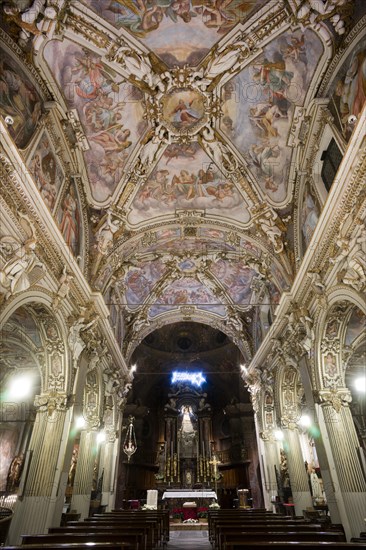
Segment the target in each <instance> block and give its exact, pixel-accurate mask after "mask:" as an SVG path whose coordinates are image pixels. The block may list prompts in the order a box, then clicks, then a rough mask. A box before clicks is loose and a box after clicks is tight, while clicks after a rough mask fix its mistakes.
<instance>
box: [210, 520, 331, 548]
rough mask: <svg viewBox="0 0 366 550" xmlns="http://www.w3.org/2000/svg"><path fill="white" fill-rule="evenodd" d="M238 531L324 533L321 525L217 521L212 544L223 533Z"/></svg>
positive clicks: (218, 539)
mask: <svg viewBox="0 0 366 550" xmlns="http://www.w3.org/2000/svg"><path fill="white" fill-rule="evenodd" d="M236 531H249V532H252V531H257V532H258V531H324V528H323V526H322V525H321V524H320V523H304V522H299V523H285V522H283V523H280V522H276V523H271V522H268V523H264V522H255V523H252V522H245V523H243V522H241V521H229V520H228V521H225V522H222V521H217V522H215V524H214V535H213V539H212V541H211V542H215V541H217V544H218V546H220V544H219V541H220V537H221V534H222V533H226V532H236Z"/></svg>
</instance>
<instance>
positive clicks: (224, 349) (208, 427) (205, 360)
mask: <svg viewBox="0 0 366 550" xmlns="http://www.w3.org/2000/svg"><path fill="white" fill-rule="evenodd" d="M242 362H243V357H242V354H241V352H240V350H239V349H238V347H237V346H236V345H235V344H233V342H232V341H231V340H230V339H229V338H228V337H227V336H226V335H225V334H224V333H223V332H221V331H220V330H218V329H214V328H212V327H210V326H209V325H204V324H200V323H195V322H189V321H186V322H179V323H173V324H171V325H166V326H164V327H162V328H160V329H157V330H155V331H154V332H152V333H150V334H148V335H147V336H146V337H145V339H144V340H143V341H142V342H141V344H140V345H138V346H137V347H136V349H135V351H134V353H133V355H132V357H131V364H133V365H135V366H136V372H135V374H134V380H133V383H132V388H131V392H130V393H129V397H128V401H127V405H126V408H125V411H124V423H125V425H127V423H128V417H129V416H130V415H132V416H133V417H134V419H135V420H134V426H135V430H136V438H137V446H138V449H137V452H136V453H135V454H134V455H133V457H132V458H131V460H130V461H129V462H128V460H127V457H126V456H125V455H123V453H121V457H122V459H121V460H120V471H119V487H120V495H119V499H120V502H121V504H122V503H123V501H125V502H126V501H129V500H134V499H142V500H143V499H144V498H146V490H147V489H151V488H152V487H153V488H156V489H157V490H158V491H159V497H160V498H161V497H162V496H163V494H164V492H165V491H166V490H167V489H168V488H176V489H190V488H192V489H197V488H199V489H209V488H210V489H216V490H217V495H218V498H219V502H221V504H222V505H223V506H224V507H232V506H233V501H234V499H236V498H237V494H236V491H237V489H240V488H245V489H249V490H251V494H252V496H251V498H253V500H255V504H256V505H257V506H258V505H259V504H260V502H261V499H262V496H261V494H260V491H259V490H258V487H259V486H260V483H259V482H258V481H259V480H258V478H257V467H258V462H259V458H258V450H257V445H256V436H255V428H254V412H253V408H252V404H251V401H250V395H249V392H248V390H247V388H246V387H245V385H244V382H243V380H242V378H241V376H242V369H241V364H242ZM123 433H124V432H123V431H122V439H123V437H124V436H123ZM215 460H216V461H218V463H217V464H216V465H215V462H214V461H215Z"/></svg>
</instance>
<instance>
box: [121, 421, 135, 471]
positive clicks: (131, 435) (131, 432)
mask: <svg viewBox="0 0 366 550" xmlns="http://www.w3.org/2000/svg"><path fill="white" fill-rule="evenodd" d="M134 420H135V419H134V417H133V416H129V417H128V422H129V423H128V427H127V432H126V437H125V440H124V442H123V446H122V450H123V452H124V453H125V454H126V455H127V460H128V462H130V459H131V456H132V455H133V454H134V453H135V452H136V451H137V443H136V433H135V427H134V425H133V421H134Z"/></svg>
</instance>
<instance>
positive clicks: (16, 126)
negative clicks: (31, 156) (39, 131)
mask: <svg viewBox="0 0 366 550" xmlns="http://www.w3.org/2000/svg"><path fill="white" fill-rule="evenodd" d="M0 114H1V115H2V116H3V117H4V118H5V117H6V116H10V117H11V118H12V119H13V124H11V125H9V126H8V131H9V133H10V135H11V137H12V138H13V140H14V142H15V144H16V145H17V147H19V149H25V148H26V147H27V145H28V144H29V142H30V140H31V138H32V137H33V135H34V132H35V131H36V128H37V123H38V121H39V119H40V117H41V114H42V99H41V97H40V95H39V94H38V92H37V90H36V89H35V87H34V86H33V84H32V83H31V82H30V80H29V78H28V76H27V75H26V73H25V71H23V69H22V68H21V66H20V64H19V63H18V62H17V61H16V60H15V59H13V58H12V57H10V55H8V53H7V52H6V51H4V50H3V49H0Z"/></svg>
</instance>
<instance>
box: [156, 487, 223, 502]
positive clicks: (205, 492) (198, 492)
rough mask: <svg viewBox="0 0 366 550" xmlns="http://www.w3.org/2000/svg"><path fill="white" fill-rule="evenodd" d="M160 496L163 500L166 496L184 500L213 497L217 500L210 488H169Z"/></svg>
mask: <svg viewBox="0 0 366 550" xmlns="http://www.w3.org/2000/svg"><path fill="white" fill-rule="evenodd" d="M162 498H163V500H165V499H166V498H167V499H168V498H176V499H184V500H187V498H193V499H195V500H196V499H199V498H209V499H212V498H213V499H215V500H217V495H216V492H215V491H212V490H211V489H171V490H167V491H165V492H164V493H163V497H162Z"/></svg>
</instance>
